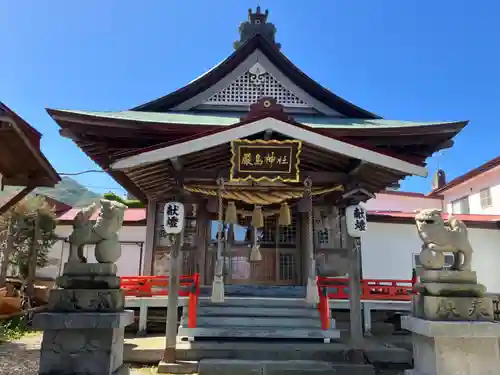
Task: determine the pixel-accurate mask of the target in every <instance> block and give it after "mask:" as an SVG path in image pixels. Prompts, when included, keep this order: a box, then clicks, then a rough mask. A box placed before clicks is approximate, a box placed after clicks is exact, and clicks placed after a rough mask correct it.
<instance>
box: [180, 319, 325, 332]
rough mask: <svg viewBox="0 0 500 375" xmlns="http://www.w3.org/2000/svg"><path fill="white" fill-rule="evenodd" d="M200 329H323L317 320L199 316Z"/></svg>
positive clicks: (182, 321)
mask: <svg viewBox="0 0 500 375" xmlns="http://www.w3.org/2000/svg"><path fill="white" fill-rule="evenodd" d="M196 325H197V326H198V327H227V328H230V327H269V328H316V329H320V328H321V321H320V319H319V317H317V318H307V317H306V318H292V317H272V318H266V317H252V316H198V318H197V319H196ZM181 326H183V327H186V326H187V318H184V317H183V318H182V319H181Z"/></svg>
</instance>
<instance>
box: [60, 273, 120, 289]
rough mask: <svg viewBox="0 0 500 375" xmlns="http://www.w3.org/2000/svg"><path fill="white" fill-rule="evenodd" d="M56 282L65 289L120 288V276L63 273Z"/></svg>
mask: <svg viewBox="0 0 500 375" xmlns="http://www.w3.org/2000/svg"><path fill="white" fill-rule="evenodd" d="M56 284H57V286H58V287H60V288H63V289H120V278H119V277H118V276H99V275H90V276H76V275H72V276H70V275H63V276H60V277H58V278H57V280H56Z"/></svg>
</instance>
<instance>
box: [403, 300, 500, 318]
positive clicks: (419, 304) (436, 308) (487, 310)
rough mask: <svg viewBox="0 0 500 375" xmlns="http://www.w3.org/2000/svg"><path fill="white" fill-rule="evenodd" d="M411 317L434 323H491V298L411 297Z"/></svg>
mask: <svg viewBox="0 0 500 375" xmlns="http://www.w3.org/2000/svg"><path fill="white" fill-rule="evenodd" d="M413 315H414V316H415V317H417V318H421V319H426V320H434V321H488V322H489V321H493V318H494V316H493V300H492V298H491V297H482V298H474V297H435V296H422V295H416V296H413Z"/></svg>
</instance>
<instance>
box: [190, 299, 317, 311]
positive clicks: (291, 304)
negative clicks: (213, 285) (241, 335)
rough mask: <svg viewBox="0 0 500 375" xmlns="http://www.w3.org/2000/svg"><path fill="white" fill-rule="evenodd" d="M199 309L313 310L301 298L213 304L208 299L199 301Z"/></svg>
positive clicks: (242, 300) (233, 300)
mask: <svg viewBox="0 0 500 375" xmlns="http://www.w3.org/2000/svg"><path fill="white" fill-rule="evenodd" d="M198 306H199V307H205V306H208V307H215V306H218V307H228V306H231V307H268V308H274V307H283V308H304V309H313V306H312V305H311V304H309V303H307V302H306V301H305V300H304V299H302V298H287V299H285V298H251V297H248V298H226V299H225V300H224V302H221V303H214V302H212V301H210V300H209V299H206V300H205V299H200V300H199V302H198Z"/></svg>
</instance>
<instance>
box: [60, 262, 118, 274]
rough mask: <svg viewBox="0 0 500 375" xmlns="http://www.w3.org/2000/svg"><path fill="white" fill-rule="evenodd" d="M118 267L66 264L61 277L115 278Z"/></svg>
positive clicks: (112, 264)
mask: <svg viewBox="0 0 500 375" xmlns="http://www.w3.org/2000/svg"><path fill="white" fill-rule="evenodd" d="M117 272H118V267H117V266H116V264H114V263H77V262H74V263H66V264H65V265H64V271H63V275H76V276H116V273H117Z"/></svg>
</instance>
